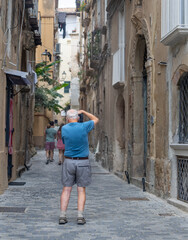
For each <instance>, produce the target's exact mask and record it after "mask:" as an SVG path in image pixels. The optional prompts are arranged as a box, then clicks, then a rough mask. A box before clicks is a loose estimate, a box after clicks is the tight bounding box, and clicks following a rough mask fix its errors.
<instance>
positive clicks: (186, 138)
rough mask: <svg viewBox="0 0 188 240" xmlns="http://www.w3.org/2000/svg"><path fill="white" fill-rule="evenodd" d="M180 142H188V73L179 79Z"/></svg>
mask: <svg viewBox="0 0 188 240" xmlns="http://www.w3.org/2000/svg"><path fill="white" fill-rule="evenodd" d="M178 85H179V93H180V99H179V142H180V143H188V73H184V74H183V75H182V77H181V78H180V81H179V84H178Z"/></svg>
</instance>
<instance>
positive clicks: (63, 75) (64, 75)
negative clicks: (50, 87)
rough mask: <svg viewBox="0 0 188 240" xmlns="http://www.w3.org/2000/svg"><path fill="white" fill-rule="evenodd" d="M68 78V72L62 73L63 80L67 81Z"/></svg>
mask: <svg viewBox="0 0 188 240" xmlns="http://www.w3.org/2000/svg"><path fill="white" fill-rule="evenodd" d="M66 76H67V74H66V72H65V71H63V73H62V79H63V81H65V79H66Z"/></svg>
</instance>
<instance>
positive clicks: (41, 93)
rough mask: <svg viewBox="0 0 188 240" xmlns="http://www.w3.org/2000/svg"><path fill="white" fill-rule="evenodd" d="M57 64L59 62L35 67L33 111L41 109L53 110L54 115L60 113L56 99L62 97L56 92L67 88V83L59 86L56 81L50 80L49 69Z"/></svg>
mask: <svg viewBox="0 0 188 240" xmlns="http://www.w3.org/2000/svg"><path fill="white" fill-rule="evenodd" d="M56 63H59V61H55V62H52V63H50V64H48V65H46V63H45V62H41V63H39V64H37V65H36V69H35V71H36V74H37V77H38V79H39V80H38V83H37V84H36V88H35V111H36V112H37V111H40V110H41V108H45V109H48V110H53V111H54V112H55V113H60V111H61V110H62V109H63V108H62V106H60V105H59V101H58V98H62V97H63V95H62V94H60V93H58V92H57V91H58V90H60V89H62V88H64V87H66V86H68V84H67V83H63V84H60V83H59V82H58V81H57V80H54V79H52V78H51V74H50V71H51V67H52V66H53V65H55V64H56Z"/></svg>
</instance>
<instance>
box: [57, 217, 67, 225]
mask: <svg viewBox="0 0 188 240" xmlns="http://www.w3.org/2000/svg"><path fill="white" fill-rule="evenodd" d="M67 222H68V221H67V218H66V217H59V224H66V223H67Z"/></svg>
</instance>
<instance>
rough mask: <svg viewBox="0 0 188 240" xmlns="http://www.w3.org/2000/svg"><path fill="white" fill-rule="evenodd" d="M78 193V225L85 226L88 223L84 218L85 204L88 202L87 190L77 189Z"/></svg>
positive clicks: (83, 188)
mask: <svg viewBox="0 0 188 240" xmlns="http://www.w3.org/2000/svg"><path fill="white" fill-rule="evenodd" d="M77 191H78V221H77V222H78V224H85V223H86V221H85V219H84V216H83V212H84V207H85V202H86V188H85V187H77Z"/></svg>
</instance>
